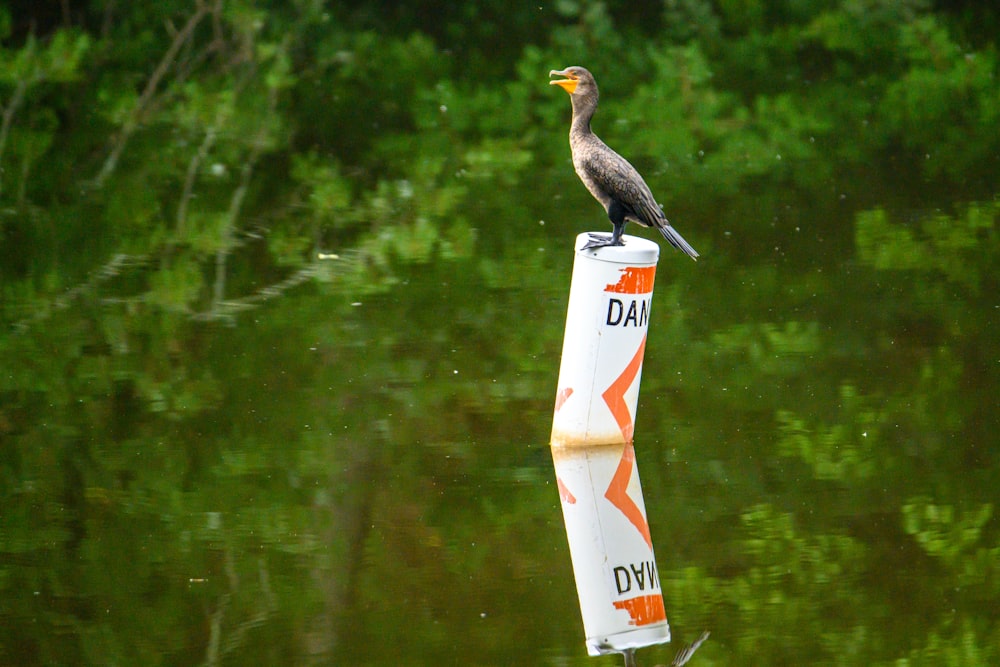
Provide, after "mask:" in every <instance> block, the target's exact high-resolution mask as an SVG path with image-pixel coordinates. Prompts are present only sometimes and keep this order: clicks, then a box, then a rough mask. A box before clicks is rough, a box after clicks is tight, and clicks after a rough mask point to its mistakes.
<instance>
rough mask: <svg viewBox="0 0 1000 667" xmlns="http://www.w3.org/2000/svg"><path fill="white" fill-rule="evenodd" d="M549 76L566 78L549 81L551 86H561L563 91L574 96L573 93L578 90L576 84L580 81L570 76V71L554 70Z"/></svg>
mask: <svg viewBox="0 0 1000 667" xmlns="http://www.w3.org/2000/svg"><path fill="white" fill-rule="evenodd" d="M549 76H564V77H566V78H565V79H558V80H556V81H549V85H550V86H559V87H560V88H562V89H563V90H565V91H566V92H567V93H569V94H570V95H572V94H573V91H574V90H576V84H577V83H578V81H577V79H576V77H575V76H573V75H572V74H570V73H569V72H568V71H566V70H555V69H554V70H552V71H551V72H549Z"/></svg>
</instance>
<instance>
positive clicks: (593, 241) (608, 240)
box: [580, 232, 625, 250]
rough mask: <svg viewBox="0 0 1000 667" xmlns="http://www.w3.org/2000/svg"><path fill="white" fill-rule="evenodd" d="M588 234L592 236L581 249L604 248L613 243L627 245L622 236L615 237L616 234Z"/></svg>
mask: <svg viewBox="0 0 1000 667" xmlns="http://www.w3.org/2000/svg"><path fill="white" fill-rule="evenodd" d="M587 236H589V237H590V240H589V241H587V243H586V245H584V246H583V247H582V248H580V249H581V250H591V249H593V248H604V247H606V246H612V245H625V242H624V241H622V240H621V239H620V238H619V239H615V237H614V234H595V233H593V232H590V233H588V234H587Z"/></svg>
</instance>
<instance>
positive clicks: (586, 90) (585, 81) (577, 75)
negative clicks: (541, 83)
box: [549, 65, 597, 97]
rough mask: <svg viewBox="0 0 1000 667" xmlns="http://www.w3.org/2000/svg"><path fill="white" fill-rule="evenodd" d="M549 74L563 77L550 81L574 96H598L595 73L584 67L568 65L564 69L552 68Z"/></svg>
mask: <svg viewBox="0 0 1000 667" xmlns="http://www.w3.org/2000/svg"><path fill="white" fill-rule="evenodd" d="M549 76H550V77H551V76H558V77H562V78H561V79H555V80H553V81H549V84H550V85H553V86H559V87H560V88H562V89H563V90H565V91H566V92H567V93H569V94H570V95H572V96H590V95H594V96H595V97H596V96H597V83H596V82H595V81H594V75H593V74H591V73H590V72H588V71H587V70H586V69H584V68H582V67H577V66H576V65H574V66H573V67H567V68H566V69H564V70H555V69H554V70H552V71H551V72H549Z"/></svg>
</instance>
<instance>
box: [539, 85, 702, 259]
mask: <svg viewBox="0 0 1000 667" xmlns="http://www.w3.org/2000/svg"><path fill="white" fill-rule="evenodd" d="M549 76H560V77H563V78H561V79H558V80H556V81H549V83H550V84H552V85H556V86H559V87H561V88H562V89H564V90H565V91H566V92H567V93H569V96H570V100H571V101H572V102H573V123H572V125H570V128H569V147H570V149H571V150H572V152H573V167H574V168H575V169H576V173H577V175H579V177H580V180H581V181H583V184H584V185H586V186H587V189H588V190H590V194H592V195H594V198H595V199H597V201H599V202H601V205H602V206H604V210H606V211H607V212H608V218H610V219H611V224H612V233H611V236H610V237H608V236H607V235H606V234H591V235H590V240H589V241H588V242H587V245H585V246H583V247H584V248H585V249H586V248H602V247H604V246H609V245H624V241H622V233H623V232H624V231H625V223H626V222H634V223H636V224H639V225H642V226H643V227H654V228H656V229H658V230H659V231H660V233H661V234H663V238H665V239H667V241H669V242H670V245H672V246H673V247H675V248H677V249H678V250H681V251H683V252H685V253H687V255H688V256H689V257H691V259H698V253H697V252H696V251H695V249H694V248H692V247H691V244H689V243H688V242H687V241H685V240H684V237H682V236H681V235H680V234H678V233H677V230H675V229H674V228H673V227H671V226H670V221H669V220H667V216H665V215H664V214H663V210H662V209H661V208H660V207H659V205H658V204H657V203H656V200H655V199H653V193H652V192H650V191H649V186H648V185H646V181H644V180H642V176H640V175H639V172H638V171H636V170H635V167H633V166H632V165H631V164H629V162H628V160H626V159H625V158H623V157H622V156H621V155H619V154H618V153H616V152H614V151H613V150H611V149H610V148H609V147H608V145H607V144H605V143H604V142H603V141H601V140H600V138H599V137H598V136H597V135H596V134H594V132H593V130H591V129H590V119H591V118H593V117H594V111H595V110H596V109H597V99H598V94H597V83H596V82H595V81H594V76H593V75H592V74H591V73H590V72H588V71H587V70H585V69H584V68H582V67H567V68H566V69H564V70H552V71H551V72H549Z"/></svg>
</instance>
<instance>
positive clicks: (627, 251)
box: [573, 232, 660, 264]
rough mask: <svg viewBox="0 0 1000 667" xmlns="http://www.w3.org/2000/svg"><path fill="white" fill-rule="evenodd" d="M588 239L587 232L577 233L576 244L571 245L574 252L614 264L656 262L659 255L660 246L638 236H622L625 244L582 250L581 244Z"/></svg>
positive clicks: (584, 243)
mask: <svg viewBox="0 0 1000 667" xmlns="http://www.w3.org/2000/svg"><path fill="white" fill-rule="evenodd" d="M589 240H590V235H589V234H588V233H586V232H585V233H583V234H578V235H577V237H576V244H575V245H574V246H573V247H574V248H575V249H576V252H577V253H578V254H581V255H585V256H587V257H590V258H592V259H596V260H599V261H602V262H613V263H615V264H656V260H657V259H658V258H659V257H660V246H659V244H657V243H654V242H653V241H650V240H648V239H644V238H641V237H639V236H629V235H628V234H625V235H624V236H622V241H624V242H625V245H617V246H604V247H602V248H591V249H589V250H584V249H583V246H584V245H586V243H587V241H589Z"/></svg>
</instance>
